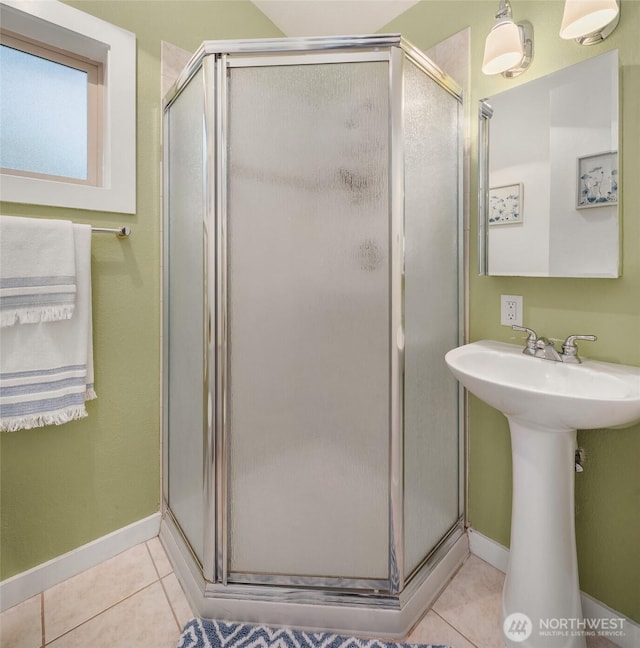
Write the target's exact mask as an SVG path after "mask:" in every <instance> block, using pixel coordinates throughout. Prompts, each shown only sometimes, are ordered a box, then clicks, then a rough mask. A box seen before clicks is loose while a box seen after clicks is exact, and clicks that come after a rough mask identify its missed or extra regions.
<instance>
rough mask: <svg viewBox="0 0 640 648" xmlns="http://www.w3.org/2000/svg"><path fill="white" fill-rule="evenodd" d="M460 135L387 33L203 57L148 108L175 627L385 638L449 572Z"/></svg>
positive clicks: (454, 543)
mask: <svg viewBox="0 0 640 648" xmlns="http://www.w3.org/2000/svg"><path fill="white" fill-rule="evenodd" d="M462 130H463V129H462V104H461V93H460V89H459V88H458V86H457V85H456V83H455V82H454V81H453V80H452V79H450V78H449V77H448V76H447V75H446V74H444V73H443V72H442V71H440V70H439V69H438V68H437V67H436V66H435V65H434V64H433V63H432V62H431V61H430V60H429V59H428V58H426V57H425V56H424V54H422V53H421V52H419V51H418V50H416V49H415V48H414V47H412V46H411V45H410V44H408V43H407V42H406V41H405V40H404V39H402V38H401V37H400V36H398V35H375V36H364V37H362V36H361V37H333V38H305V39H273V40H245V41H207V42H205V43H203V44H202V46H201V47H200V48H199V50H198V51H197V52H196V53H195V54H194V56H193V57H192V59H191V61H190V62H189V64H188V66H187V67H186V69H185V70H184V71H183V72H182V74H181V75H180V77H179V78H178V80H177V82H176V84H175V85H174V87H173V88H172V90H171V91H170V92H169V94H168V95H167V97H166V98H165V105H164V167H163V170H164V190H163V200H164V269H163V272H164V300H163V303H164V327H163V348H164V360H163V370H164V371H163V375H164V398H163V499H164V505H163V521H162V524H161V538H162V541H163V543H164V544H165V547H166V548H167V551H168V553H169V555H170V557H171V560H172V562H173V563H174V566H175V568H176V573H177V575H178V577H179V578H180V580H181V583H182V585H183V587H184V589H185V590H186V592H187V595H188V597H189V598H190V600H191V603H192V605H193V606H194V608H195V610H196V611H197V613H198V614H200V615H202V616H207V617H214V618H218V619H225V620H233V621H250V622H256V623H270V624H285V625H289V626H298V627H305V628H308V629H325V630H334V631H340V632H349V633H365V634H369V635H376V636H386V637H400V636H402V635H403V634H404V633H406V632H407V631H408V629H409V628H410V627H411V625H412V624H413V623H414V622H415V621H416V620H417V618H418V617H419V616H420V615H421V614H422V613H423V612H424V610H425V608H426V607H427V606H428V605H429V604H430V603H431V601H432V600H433V598H434V597H435V596H436V595H437V593H438V592H439V590H440V589H441V588H442V587H443V585H444V584H445V583H446V581H447V579H448V578H449V577H450V576H451V575H452V573H453V571H454V570H455V569H456V568H457V566H458V565H459V564H460V563H461V562H462V560H463V559H464V557H465V556H466V554H467V551H468V545H467V540H466V536H465V534H464V526H463V505H464V495H463V493H464V488H463V484H464V475H463V465H464V462H463V454H464V451H463V445H464V444H463V443H462V435H461V428H462V424H461V414H460V412H461V400H460V394H459V390H458V386H457V383H456V381H455V379H454V378H453V377H452V375H451V374H450V372H449V371H448V370H447V368H446V366H445V362H444V355H445V352H446V351H448V350H449V349H451V348H453V347H455V346H457V345H458V344H460V343H461V328H462V325H461V320H462V318H461V313H462V290H461V285H462V280H461V276H462V256H463V255H462V242H461V238H462V227H461V220H462V219H461V213H462V208H461V202H462V199H461V184H462V183H461V168H462V164H461V162H462Z"/></svg>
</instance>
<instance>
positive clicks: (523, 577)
mask: <svg viewBox="0 0 640 648" xmlns="http://www.w3.org/2000/svg"><path fill="white" fill-rule="evenodd" d="M509 427H510V430H511V452H512V461H513V501H512V512H511V549H510V552H509V566H508V569H507V577H506V580H505V585H504V591H503V595H502V622H503V623H504V621H505V619H506V618H507V617H508V616H509V615H510V614H513V613H516V612H519V613H523V614H526V615H527V616H528V617H529V618H530V619H531V623H532V626H533V627H532V632H531V634H530V636H529V637H528V638H527V639H525V640H524V641H514V640H511V639H509V638H508V636H507V638H506V639H505V643H506V645H507V646H509V648H516V647H518V646H521V647H522V648H585V646H586V640H585V637H584V636H583V634H582V632H581V630H583V629H584V628H583V627H580V626H578V620H580V621H581V620H582V607H581V603H580V587H579V584H578V559H577V555H576V534H575V519H574V508H575V507H574V479H575V451H576V430H562V429H547V428H543V427H538V426H534V425H532V424H528V423H523V422H518V421H515V420H513V419H511V418H509ZM541 622H542V624H543V625H542V626H541ZM545 624H546V626H545ZM563 624H564V628H563V627H562V625H563ZM508 628H509V625H507V627H505V628H504V629H505V631H507V630H508ZM514 629H515V626H514ZM515 636H516V635H514V637H515ZM522 636H523V635H520V636H518V639H521V637H522Z"/></svg>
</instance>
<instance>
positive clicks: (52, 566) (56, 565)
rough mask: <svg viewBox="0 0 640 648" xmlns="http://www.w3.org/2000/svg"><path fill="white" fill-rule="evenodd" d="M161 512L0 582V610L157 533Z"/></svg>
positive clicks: (24, 599)
mask: <svg viewBox="0 0 640 648" xmlns="http://www.w3.org/2000/svg"><path fill="white" fill-rule="evenodd" d="M159 530H160V513H154V514H153V515H150V516H149V517H146V518H143V519H142V520H138V521H137V522H133V523H132V524H129V525H128V526H126V527H122V528H121V529H118V530H117V531H113V532H112V533H109V534H107V535H106V536H102V537H101V538H97V539H96V540H93V541H92V542H89V543H87V544H85V545H82V546H81V547H78V548H77V549H73V550H72V551H69V552H67V553H65V554H62V555H61V556H57V557H56V558H53V559H52V560H48V561H47V562H45V563H42V564H41V565H37V566H36V567H33V568H32V569H29V570H27V571H25V572H22V573H21V574H16V575H15V576H12V577H11V578H7V579H6V580H3V581H2V582H0V612H3V611H4V610H7V609H9V608H10V607H13V606H14V605H17V604H18V603H22V601H26V600H27V599H28V598H31V597H32V596H35V595H36V594H39V593H40V592H43V591H44V590H46V589H49V588H50V587H53V586H54V585H57V584H58V583H61V582H62V581H64V580H66V579H67V578H71V576H75V575H76V574H79V573H80V572H82V571H84V570H85V569H89V568H90V567H95V566H96V565H98V564H100V563H101V562H103V561H105V560H107V559H109V558H113V556H116V555H117V554H119V553H122V552H123V551H126V550H127V549H130V548H131V547H134V546H135V545H137V544H140V543H141V542H145V541H146V540H150V539H151V538H154V537H155V536H157V535H158V532H159Z"/></svg>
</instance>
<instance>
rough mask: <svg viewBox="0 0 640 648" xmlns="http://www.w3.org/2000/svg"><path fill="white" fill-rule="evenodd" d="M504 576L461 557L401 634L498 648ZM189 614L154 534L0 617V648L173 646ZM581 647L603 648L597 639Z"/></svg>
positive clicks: (460, 647) (460, 646)
mask: <svg viewBox="0 0 640 648" xmlns="http://www.w3.org/2000/svg"><path fill="white" fill-rule="evenodd" d="M503 581H504V574H503V573H502V572H500V571H498V570H497V569H495V568H494V567H492V566H491V565H489V564H487V563H485V562H483V561H482V560H480V559H479V558H477V557H476V556H469V558H468V559H467V560H466V561H465V563H464V565H463V566H462V568H461V569H460V571H459V572H458V573H457V574H456V576H455V577H454V578H453V580H452V581H451V582H450V583H449V585H448V586H447V588H446V589H445V590H444V592H443V593H442V594H441V595H440V597H439V598H438V599H437V601H436V602H435V603H434V605H433V608H432V609H431V610H430V611H429V612H427V614H426V615H425V616H424V618H423V619H422V620H421V621H420V623H418V624H417V625H416V627H415V628H414V629H413V630H412V631H411V633H410V634H409V635H408V637H407V638H406V641H408V642H412V643H432V644H444V645H447V646H451V648H474V647H475V648H503V646H504V644H503V643H502V637H501V633H500V629H499V618H500V600H501V598H500V597H501V591H502V584H503ZM191 616H192V613H191V609H190V607H189V604H188V602H187V599H186V598H185V596H184V593H183V592H182V589H181V587H180V584H179V583H178V580H177V579H176V576H175V574H174V573H173V570H172V568H171V564H170V563H169V561H168V559H167V556H166V554H165V552H164V549H163V547H162V545H161V544H160V541H159V539H158V538H153V539H152V540H149V541H148V542H144V543H142V544H140V545H137V546H135V547H133V548H132V549H129V550H128V551H125V552H123V553H121V554H120V555H118V556H115V557H114V558H111V559H109V560H107V561H105V562H103V563H101V564H100V565H97V566H96V567H93V568H91V569H88V570H87V571H85V572H82V573H81V574H78V575H77V576H74V577H73V578H70V579H68V580H66V581H64V582H62V583H60V584H58V585H56V586H54V587H52V588H51V589H48V590H46V591H45V592H42V593H41V594H38V595H36V596H34V597H33V598H30V599H29V600H27V601H24V602H23V603H20V604H19V605H16V606H15V607H13V608H11V609H9V610H7V611H6V612H3V613H2V615H0V648H42V647H43V646H47V647H49V646H51V647H52V648H89V647H90V648H120V647H124V646H126V647H127V648H175V646H176V643H177V641H178V637H179V636H180V629H181V628H182V626H183V625H184V624H185V623H186V622H187V621H188V620H189V619H190V618H191ZM589 639H590V640H589V641H588V647H589V648H609V647H613V644H612V643H610V642H609V641H608V640H606V639H604V638H596V639H595V640H591V638H589Z"/></svg>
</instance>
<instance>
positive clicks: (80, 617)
mask: <svg viewBox="0 0 640 648" xmlns="http://www.w3.org/2000/svg"><path fill="white" fill-rule="evenodd" d="M156 580H158V575H157V573H156V570H155V568H154V566H153V561H152V560H151V556H150V555H149V552H148V551H147V547H146V546H145V544H144V543H142V544H139V545H136V546H135V547H133V548H131V549H129V550H128V551H125V552H123V553H121V554H119V555H118V556H114V557H113V558H111V559H109V560H106V561H105V562H103V563H101V564H99V565H97V566H96V567H92V568H91V569H88V570H86V571H84V572H82V573H81V574H78V575H77V576H74V577H73V578H69V579H68V580H66V581H63V582H62V583H60V584H58V585H55V586H54V587H52V588H51V589H48V590H46V591H45V593H44V630H45V639H46V641H47V642H49V641H52V640H53V639H55V638H56V637H59V636H60V635H61V634H63V633H65V632H68V631H69V630H71V629H72V628H75V627H76V626H77V625H80V624H81V623H83V622H84V621H86V620H87V619H90V618H91V617H93V616H95V615H96V614H99V613H100V612H102V611H103V610H106V609H107V608H108V607H111V606H112V605H115V604H116V603H118V602H119V601H122V600H123V599H124V598H126V597H127V596H130V595H131V594H133V593H135V592H137V591H139V590H141V589H142V588H143V587H146V586H147V585H149V584H150V583H153V582H154V581H156Z"/></svg>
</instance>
